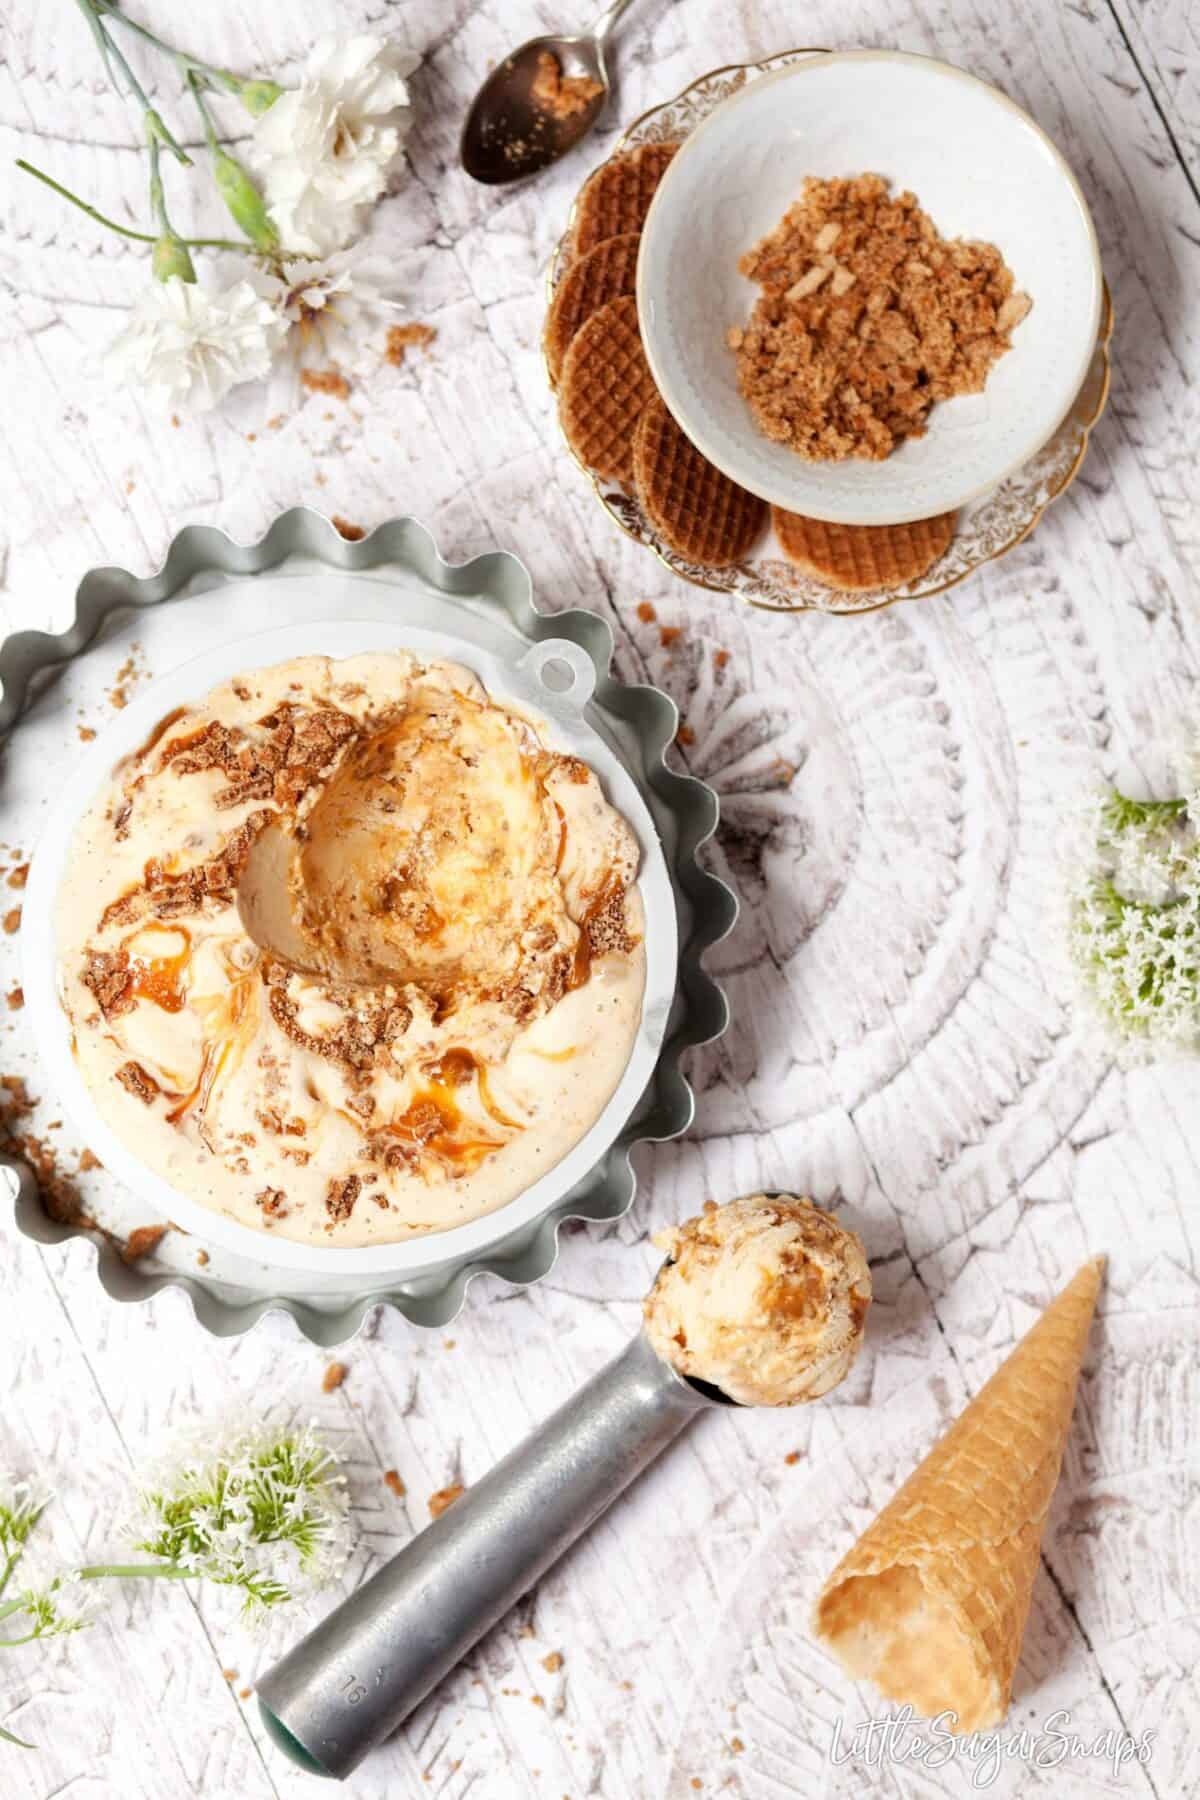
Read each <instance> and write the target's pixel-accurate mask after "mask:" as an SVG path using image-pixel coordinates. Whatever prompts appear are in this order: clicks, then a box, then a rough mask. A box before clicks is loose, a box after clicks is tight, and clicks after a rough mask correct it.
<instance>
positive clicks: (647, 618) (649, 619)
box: [637, 600, 658, 625]
mask: <svg viewBox="0 0 1200 1800" xmlns="http://www.w3.org/2000/svg"><path fill="white" fill-rule="evenodd" d="M637 616H638V618H639V619H640V620H641V621H642V624H643V625H650V624H653V622H654V620H655V619H657V617H658V614H657V613H656V612H655V610H654V608H653V607H652V606H651V604H650V602H649V600H642V601H640V602H639V603H638V609H637Z"/></svg>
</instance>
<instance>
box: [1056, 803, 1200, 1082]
mask: <svg viewBox="0 0 1200 1800" xmlns="http://www.w3.org/2000/svg"><path fill="white" fill-rule="evenodd" d="M1187 773H1188V776H1189V780H1188V787H1189V789H1190V791H1189V792H1186V793H1184V794H1183V795H1181V796H1180V797H1179V798H1178V799H1174V800H1160V801H1154V800H1146V801H1141V800H1131V799H1129V798H1128V797H1127V796H1126V795H1124V794H1121V793H1119V792H1117V791H1116V790H1113V791H1111V792H1110V793H1109V794H1107V795H1099V796H1095V797H1094V798H1092V799H1091V800H1090V801H1089V802H1088V804H1087V805H1086V807H1085V808H1084V809H1083V812H1082V815H1081V817H1080V819H1079V821H1078V823H1077V829H1076V833H1075V853H1074V856H1073V860H1072V863H1071V866H1070V868H1069V873H1068V894H1067V903H1068V908H1069V915H1068V917H1069V925H1068V932H1069V949H1070V956H1071V961H1072V963H1073V965H1074V968H1075V971H1076V974H1077V976H1078V979H1079V983H1080V986H1081V989H1082V992H1083V995H1084V997H1085V1000H1086V1001H1087V1003H1088V1005H1089V1007H1090V1009H1091V1011H1092V1013H1093V1015H1094V1017H1095V1018H1096V1019H1097V1020H1098V1022H1099V1023H1100V1025H1101V1026H1102V1028H1103V1030H1104V1033H1105V1035H1106V1037H1107V1038H1108V1040H1109V1042H1110V1044H1111V1045H1112V1046H1113V1047H1114V1048H1115V1049H1116V1050H1117V1051H1118V1053H1119V1054H1121V1055H1123V1056H1124V1057H1126V1058H1128V1057H1130V1056H1131V1055H1134V1054H1139V1053H1140V1054H1141V1055H1142V1056H1146V1055H1149V1054H1152V1053H1153V1052H1154V1051H1156V1050H1159V1051H1161V1050H1174V1051H1195V1050H1197V1049H1200V835H1198V833H1197V828H1196V824H1195V821H1197V820H1200V787H1198V786H1197V783H1196V781H1195V779H1194V777H1195V775H1196V773H1197V770H1196V769H1195V768H1190V769H1189V770H1188V771H1187Z"/></svg>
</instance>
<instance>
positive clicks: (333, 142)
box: [104, 36, 416, 412]
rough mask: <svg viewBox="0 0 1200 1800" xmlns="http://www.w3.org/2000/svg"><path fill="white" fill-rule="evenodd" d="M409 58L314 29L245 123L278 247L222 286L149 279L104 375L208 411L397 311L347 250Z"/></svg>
mask: <svg viewBox="0 0 1200 1800" xmlns="http://www.w3.org/2000/svg"><path fill="white" fill-rule="evenodd" d="M415 67H416V58H415V57H412V56H408V55H406V54H404V53H403V52H401V51H398V50H397V49H396V48H395V46H394V45H391V44H389V43H387V42H385V41H384V40H382V39H378V38H374V37H367V36H359V37H352V38H347V39H340V40H339V39H336V38H323V39H322V40H321V41H320V42H319V43H317V44H316V45H315V46H314V48H313V50H312V52H311V53H310V55H309V58H308V61H307V64H306V65H305V69H304V73H303V76H302V78H301V81H300V85H299V87H298V88H296V89H292V90H284V91H282V92H281V93H280V94H279V96H278V98H277V99H275V100H273V101H272V102H271V104H270V105H269V106H268V107H267V109H266V110H265V111H264V112H263V113H262V114H261V116H260V117H258V119H257V120H256V123H255V132H254V148H253V152H252V155H253V158H254V160H255V162H256V164H257V167H258V173H259V175H260V177H261V181H262V186H263V195H264V198H265V201H266V206H267V211H268V213H269V215H270V219H271V223H272V224H273V226H274V227H275V229H276V231H277V232H278V235H279V245H278V248H277V249H275V250H270V251H264V252H262V253H261V255H260V257H259V260H258V261H257V262H255V263H251V264H250V265H248V266H247V265H245V264H242V265H240V266H239V267H238V269H237V271H236V274H235V275H234V276H232V277H227V278H226V280H225V282H224V284H223V285H219V286H216V287H212V288H202V287H200V286H199V285H198V284H197V283H196V282H195V281H191V280H187V279H182V278H181V277H180V276H178V275H172V276H171V277H169V278H168V279H167V280H165V281H155V282H153V283H152V284H151V285H150V287H149V288H148V289H147V291H146V292H145V293H144V294H143V295H142V297H141V299H140V300H139V301H138V303H137V304H136V305H135V307H134V309H133V311H132V313H131V315H130V318H129V321H128V323H127V324H126V326H125V329H124V330H123V331H122V332H121V333H120V335H119V336H118V337H117V339H116V341H115V342H114V343H113V344H112V345H111V346H110V347H109V350H108V352H107V353H106V356H105V363H104V369H105V375H106V377H107V378H108V379H110V380H112V381H114V382H117V383H123V384H126V385H130V386H136V387H137V388H139V389H141V390H142V391H144V392H145V393H146V394H147V395H148V397H149V398H150V399H151V400H152V401H153V402H155V403H156V404H161V405H167V406H175V407H185V408H190V409H191V410H193V411H197V412H202V411H208V410H210V409H211V408H212V407H214V406H216V405H218V404H219V403H220V401H221V400H223V399H224V397H225V395H226V394H228V393H229V391H230V389H231V388H234V387H237V386H240V385H241V384H242V383H243V382H247V381H256V380H259V379H260V378H261V377H262V376H264V375H265V374H266V373H267V372H268V371H269V369H270V368H271V366H272V364H273V362H274V361H275V360H276V358H278V357H279V356H280V355H281V354H286V353H289V352H294V351H300V352H302V351H303V350H304V348H305V347H306V346H307V344H308V343H309V341H310V339H311V338H312V336H313V335H316V336H317V337H319V338H320V340H321V347H322V351H323V353H324V354H325V355H328V354H329V352H330V349H331V347H332V340H333V339H334V338H336V337H341V338H342V339H345V338H346V337H349V336H350V335H351V334H352V333H353V332H355V331H356V330H361V328H362V326H363V325H364V323H365V322H367V321H368V320H369V319H370V318H371V317H373V316H377V315H382V314H385V313H387V312H388V311H389V310H391V311H394V310H396V308H397V305H398V303H397V302H396V300H395V299H394V298H393V297H392V295H391V294H390V292H389V287H390V279H389V271H388V269H387V267H386V265H385V264H384V262H383V260H382V259H381V258H379V257H371V256H370V255H367V254H365V253H363V252H362V251H361V250H357V251H356V250H354V249H347V246H348V245H350V244H351V243H352V240H353V239H355V238H356V237H357V236H359V234H360V233H361V232H362V230H363V227H364V223H365V220H366V214H367V211H368V209H369V208H370V207H371V206H372V205H373V204H374V202H375V201H376V200H378V198H379V197H380V195H381V194H382V193H383V192H384V191H385V189H386V187H387V183H388V178H389V175H390V173H391V171H392V168H393V166H394V164H395V162H396V159H397V157H398V156H399V154H400V151H401V148H402V146H403V143H404V139H405V136H406V135H407V130H408V125H409V122H410V119H411V116H412V115H411V108H410V106H409V103H408V102H409V95H408V88H407V85H406V83H405V79H404V78H405V76H406V75H409V74H411V73H412V70H413V69H414V68H415Z"/></svg>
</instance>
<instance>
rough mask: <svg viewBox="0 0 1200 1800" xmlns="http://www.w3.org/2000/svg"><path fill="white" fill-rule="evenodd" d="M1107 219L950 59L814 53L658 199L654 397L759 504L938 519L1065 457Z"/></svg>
mask: <svg viewBox="0 0 1200 1800" xmlns="http://www.w3.org/2000/svg"><path fill="white" fill-rule="evenodd" d="M1101 301H1102V277H1101V270H1100V259H1099V251H1098V246H1097V240H1096V234H1095V230H1094V227H1093V225H1092V221H1091V217H1090V215H1089V212H1088V208H1087V204H1086V201H1085V200H1084V197H1083V194H1082V192H1081V190H1080V188H1079V185H1078V182H1077V181H1076V179H1075V177H1074V175H1073V174H1072V172H1071V170H1070V168H1069V167H1068V165H1067V163H1066V162H1065V160H1064V158H1063V157H1062V155H1061V154H1060V152H1059V151H1058V150H1057V148H1056V147H1055V145H1054V144H1053V143H1052V142H1051V140H1050V139H1049V138H1048V137H1047V136H1046V134H1045V133H1044V132H1043V131H1042V130H1041V128H1040V127H1039V126H1038V125H1037V124H1036V123H1035V122H1034V120H1033V119H1031V118H1030V117H1029V116H1028V115H1027V114H1026V113H1024V112H1023V111H1022V110H1021V109H1020V108H1019V107H1018V106H1016V105H1015V104H1014V103H1013V102H1012V101H1011V100H1009V99H1008V98H1007V97H1006V96H1005V95H1004V94H1002V93H1000V92H999V91H998V90H997V89H995V88H993V87H990V86H989V85H988V84H987V83H985V82H983V81H979V80H977V79H976V78H975V77H973V76H971V75H969V74H967V73H966V72H965V71H963V70H961V69H956V68H953V67H951V66H950V65H949V64H945V63H941V62H937V61H935V60H933V59H931V58H928V57H921V56H912V55H906V54H900V53H893V52H887V51H875V50H870V51H841V52H836V53H833V54H830V55H814V56H812V57H809V58H806V59H803V60H801V61H797V62H792V63H789V64H788V65H787V66H785V67H784V68H782V69H779V70H777V71H775V72H774V73H772V74H768V75H765V76H762V77H760V78H759V79H758V80H755V81H751V82H747V83H746V84H745V85H743V86H742V87H740V88H738V89H737V90H736V91H735V92H734V93H733V94H731V95H730V97H729V98H728V99H727V100H725V101H723V102H722V104H721V105H719V106H717V107H716V108H715V109H714V110H713V111H712V112H711V113H710V114H709V116H708V117H707V118H706V119H705V120H704V121H703V122H702V123H701V124H700V125H699V126H698V127H697V128H696V129H695V130H694V131H692V132H691V133H690V134H689V135H688V136H687V138H686V139H685V141H684V142H683V144H682V145H681V147H680V149H679V150H678V152H677V153H676V155H675V156H674V157H673V159H672V161H671V163H670V166H669V167H668V168H667V170H666V173H665V174H664V176H663V178H662V181H661V183H660V184H659V186H658V189H657V191H656V193H655V196H654V200H653V203H652V204H651V206H650V210H649V213H648V215H647V218H646V222H645V226H644V229H643V232H642V239H641V247H640V252H639V258H638V267H637V302H638V317H639V324H640V328H641V336H642V342H643V345H644V347H645V352H646V357H647V360H648V362H649V365H650V369H651V372H652V373H653V376H654V380H655V383H656V385H657V387H658V389H659V392H660V393H661V395H662V397H663V399H664V401H665V402H666V405H667V406H668V408H669V409H670V412H671V413H672V415H673V416H674V418H675V419H676V421H677V422H678V424H679V425H680V426H681V427H682V429H683V431H684V432H685V433H686V435H687V437H688V438H689V439H690V440H691V441H692V443H693V444H694V445H695V446H696V447H697V449H699V450H700V451H701V452H702V453H703V454H704V455H705V456H706V457H707V458H708V460H709V461H710V462H712V463H714V464H715V465H716V466H717V468H718V469H720V470H722V471H723V472H724V473H725V474H726V475H728V476H730V477H731V478H732V479H733V480H734V481H736V482H738V483H740V485H741V486H742V487H744V488H746V489H748V490H749V491H750V492H751V493H753V494H757V495H759V496H761V497H762V498H763V499H765V500H769V501H771V502H772V503H773V504H775V505H777V506H779V507H782V508H784V509H786V510H788V511H791V512H795V513H799V514H801V515H804V516H806V517H809V518H813V519H819V520H826V521H834V522H840V523H842V524H855V525H869V524H874V525H893V524H899V523H903V522H908V521H912V520H916V519H927V518H931V517H933V516H935V515H940V514H943V513H947V512H950V511H952V510H953V509H955V508H957V507H960V506H962V505H965V504H966V502H967V501H969V500H971V499H972V498H974V497H976V496H978V495H980V494H983V493H986V492H987V491H988V490H990V489H991V488H993V487H995V486H996V484H997V483H999V482H1000V481H1002V480H1003V479H1004V477H1005V476H1006V475H1008V474H1009V473H1011V472H1012V471H1013V470H1015V469H1017V468H1019V467H1020V466H1021V465H1022V464H1024V463H1025V462H1027V461H1028V459H1029V458H1030V457H1031V456H1033V455H1034V454H1035V453H1036V451H1037V450H1038V449H1039V448H1040V447H1041V446H1042V445H1043V444H1045V443H1046V442H1047V440H1048V439H1049V438H1050V437H1051V435H1052V434H1053V432H1054V431H1055V429H1056V428H1057V426H1058V425H1059V424H1060V423H1061V421H1062V420H1063V418H1064V417H1065V416H1066V414H1067V412H1068V410H1069V408H1070V407H1071V405H1072V403H1073V402H1074V400H1075V398H1076V396H1077V394H1078V393H1079V390H1080V387H1081V385H1082V383H1083V380H1084V377H1085V375H1086V373H1087V369H1088V366H1089V363H1090V360H1091V357H1092V354H1093V350H1094V347H1095V344H1096V338H1097V332H1098V328H1099V322H1100V315H1101Z"/></svg>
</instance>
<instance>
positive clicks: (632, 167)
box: [571, 144, 679, 258]
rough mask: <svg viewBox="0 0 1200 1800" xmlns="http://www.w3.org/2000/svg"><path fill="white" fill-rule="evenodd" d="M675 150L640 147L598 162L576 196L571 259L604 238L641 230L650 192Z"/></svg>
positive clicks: (673, 147) (666, 146) (674, 146)
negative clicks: (598, 165) (598, 164)
mask: <svg viewBox="0 0 1200 1800" xmlns="http://www.w3.org/2000/svg"><path fill="white" fill-rule="evenodd" d="M678 148H679V145H678V144H643V145H642V146H641V147H640V149H637V150H630V151H627V152H626V153H625V154H624V155H622V156H613V157H610V159H609V160H608V162H606V163H601V165H600V167H599V168H598V169H597V170H596V172H595V174H594V175H591V176H589V177H588V180H587V182H586V183H585V184H584V187H583V190H582V192H581V193H580V195H579V203H578V207H577V210H576V213H575V229H574V231H573V233H572V240H571V248H572V253H573V255H574V256H575V257H577V258H578V257H580V256H586V254H587V252H588V251H589V250H594V249H595V248H596V245H597V244H600V243H603V242H604V240H605V239H606V238H613V237H620V236H621V235H622V234H623V233H625V232H627V231H640V230H641V229H642V226H643V225H644V224H645V222H646V214H647V213H648V212H649V211H650V202H651V201H652V200H653V198H654V190H655V189H656V188H657V186H658V184H659V182H660V181H661V180H662V178H663V174H664V173H665V171H666V167H667V164H668V163H669V162H670V160H671V158H672V157H673V156H674V154H675V152H676V150H678Z"/></svg>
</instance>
